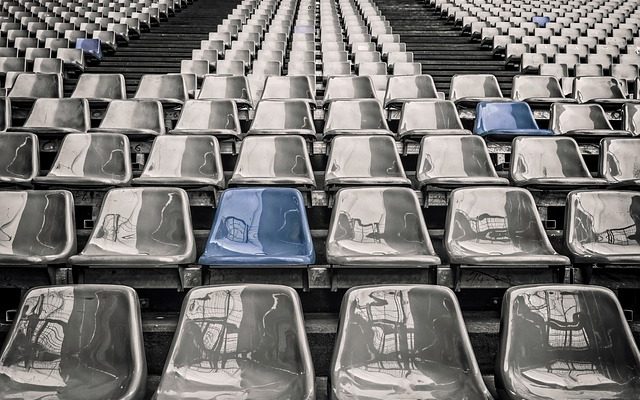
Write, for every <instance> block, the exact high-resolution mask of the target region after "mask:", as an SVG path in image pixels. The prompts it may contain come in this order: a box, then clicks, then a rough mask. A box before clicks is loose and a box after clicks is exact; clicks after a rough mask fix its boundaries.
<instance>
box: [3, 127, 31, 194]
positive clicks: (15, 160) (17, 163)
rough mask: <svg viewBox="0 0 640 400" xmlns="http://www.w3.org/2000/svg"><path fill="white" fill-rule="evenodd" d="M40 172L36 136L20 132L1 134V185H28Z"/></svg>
mask: <svg viewBox="0 0 640 400" xmlns="http://www.w3.org/2000/svg"><path fill="white" fill-rule="evenodd" d="M39 172H40V156H39V144H38V137H37V136H36V135H34V134H33V133H19V132H11V133H8V132H4V133H2V134H0V185H23V184H26V185H28V184H30V183H31V180H32V179H33V178H34V177H35V176H37V175H38V173H39Z"/></svg>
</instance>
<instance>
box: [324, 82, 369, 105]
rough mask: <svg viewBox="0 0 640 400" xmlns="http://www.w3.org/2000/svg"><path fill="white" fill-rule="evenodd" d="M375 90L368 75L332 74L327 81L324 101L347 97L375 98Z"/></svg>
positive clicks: (345, 98)
mask: <svg viewBox="0 0 640 400" xmlns="http://www.w3.org/2000/svg"><path fill="white" fill-rule="evenodd" d="M375 98H376V91H375V89H374V87H373V83H371V79H370V78H369V77H368V76H334V77H331V78H329V80H328V81H327V88H326V90H325V93H324V102H325V103H328V102H331V101H335V100H347V99H375Z"/></svg>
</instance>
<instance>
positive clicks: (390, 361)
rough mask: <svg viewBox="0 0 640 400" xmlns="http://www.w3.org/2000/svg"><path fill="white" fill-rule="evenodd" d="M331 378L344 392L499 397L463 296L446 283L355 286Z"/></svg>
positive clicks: (341, 399) (381, 398) (335, 389)
mask: <svg viewBox="0 0 640 400" xmlns="http://www.w3.org/2000/svg"><path fill="white" fill-rule="evenodd" d="M330 380H331V394H332V397H331V398H334V399H336V400H346V399H367V400H387V399H390V400H399V399H403V400H404V399H459V400H462V399H470V400H471V399H474V400H489V399H491V396H490V395H489V392H488V390H487V388H486V387H485V385H484V382H483V381H482V376H481V375H480V370H479V368H478V364H477V362H476V359H475V356H474V354H473V349H472V348H471V343H470V341H469V337H468V334H467V331H466V328H465V325H464V321H463V319H462V312H461V311H460V306H459V305H458V301H457V299H456V297H455V295H454V293H453V292H452V291H451V290H450V289H448V288H445V287H441V286H428V285H394V286H362V287H356V288H353V289H351V290H349V291H348V292H347V293H346V294H345V297H344V299H343V301H342V309H341V312H340V326H339V329H338V337H337V340H336V346H335V348H334V354H333V361H332V366H331V379H330Z"/></svg>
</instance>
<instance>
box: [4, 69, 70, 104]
mask: <svg viewBox="0 0 640 400" xmlns="http://www.w3.org/2000/svg"><path fill="white" fill-rule="evenodd" d="M62 95H63V91H62V76H61V75H58V74H36V73H33V74H30V73H26V74H20V75H18V77H17V78H16V80H15V82H14V83H13V86H12V87H11V90H10V91H9V94H8V95H7V96H8V97H10V98H11V99H12V100H13V101H14V102H16V101H20V100H35V99H38V98H60V97H63V96H62Z"/></svg>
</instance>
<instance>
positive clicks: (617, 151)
mask: <svg viewBox="0 0 640 400" xmlns="http://www.w3.org/2000/svg"><path fill="white" fill-rule="evenodd" d="M638 151H640V142H638V141H637V140H636V139H635V138H604V139H602V140H601V141H600V167H599V170H600V176H602V177H603V178H605V179H606V180H607V181H608V182H611V183H616V182H622V181H627V180H637V179H640V158H638V157H637V154H638Z"/></svg>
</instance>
